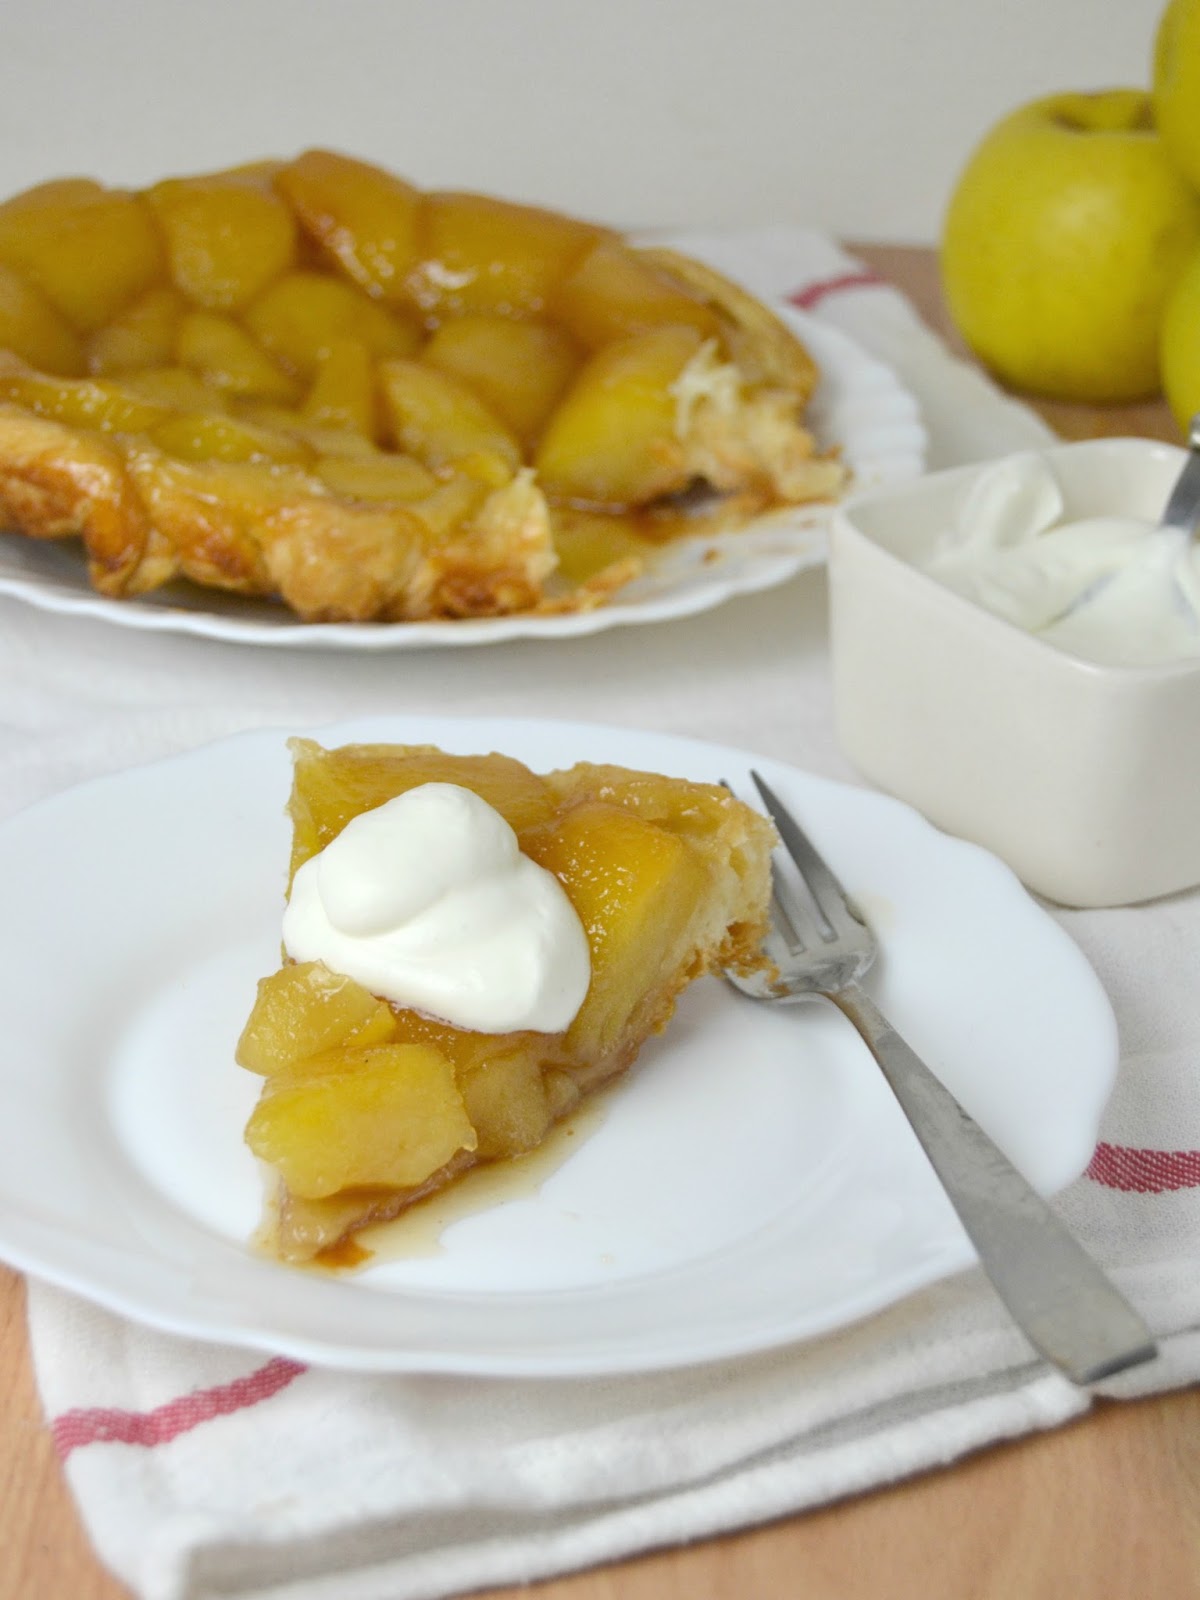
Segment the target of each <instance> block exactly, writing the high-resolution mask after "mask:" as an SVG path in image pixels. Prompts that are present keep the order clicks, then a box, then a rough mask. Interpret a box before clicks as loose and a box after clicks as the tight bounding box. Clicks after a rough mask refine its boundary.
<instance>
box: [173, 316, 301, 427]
mask: <svg viewBox="0 0 1200 1600" xmlns="http://www.w3.org/2000/svg"><path fill="white" fill-rule="evenodd" d="M176 358H177V359H178V360H179V362H180V363H181V364H182V365H183V366H185V367H191V368H192V369H193V370H194V371H196V372H198V373H199V374H200V376H201V377H202V378H203V379H204V381H205V382H206V383H210V384H212V385H213V386H214V387H215V388H217V389H222V390H224V391H225V392H226V393H227V394H231V395H253V396H255V397H256V398H260V399H263V400H279V401H282V402H283V403H284V404H285V405H286V404H288V403H289V402H290V401H292V400H295V399H296V398H297V396H298V392H299V390H298V385H297V383H296V381H295V380H294V379H293V378H290V377H289V376H288V375H287V373H285V372H281V371H280V369H279V368H278V367H277V366H276V365H275V363H274V362H273V361H272V360H271V359H270V357H269V356H268V355H267V354H266V352H265V351H263V350H261V349H260V348H259V346H258V345H256V344H255V342H254V340H253V339H252V338H251V337H250V335H249V334H248V333H247V332H246V331H245V329H244V328H242V327H239V325H238V324H237V323H236V322H234V320H233V318H232V317H225V316H221V315H219V314H218V313H217V312H214V311H189V312H188V314H187V316H185V317H184V318H183V320H182V321H181V322H180V324H179V337H178V341H177V343H176Z"/></svg>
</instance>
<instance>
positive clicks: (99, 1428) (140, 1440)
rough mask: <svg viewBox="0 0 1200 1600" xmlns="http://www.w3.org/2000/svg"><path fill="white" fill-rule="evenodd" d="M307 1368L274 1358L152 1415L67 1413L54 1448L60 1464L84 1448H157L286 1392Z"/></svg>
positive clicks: (58, 1424) (91, 1410)
mask: <svg viewBox="0 0 1200 1600" xmlns="http://www.w3.org/2000/svg"><path fill="white" fill-rule="evenodd" d="M306 1370H307V1369H306V1368H305V1367H304V1366H303V1365H302V1364H301V1363H300V1362H299V1361H288V1360H286V1359H285V1358H284V1357H283V1356H275V1357H274V1358H273V1359H272V1360H270V1361H268V1362H267V1363H266V1364H265V1366H261V1367H259V1368H257V1370H256V1371H254V1372H250V1373H247V1375H246V1376H245V1377H244V1378H235V1379H234V1380H233V1382H232V1383H221V1384H217V1385H216V1386H215V1387H214V1388H212V1389H194V1390H193V1391H192V1392H191V1394H185V1395H181V1396H180V1397H179V1399H178V1400H168V1401H167V1403H166V1404H165V1405H161V1406H155V1407H154V1409H153V1410H152V1411H120V1410H113V1409H109V1408H107V1407H104V1406H98V1407H83V1406H81V1407H79V1408H78V1409H77V1410H74V1411H64V1412H63V1414H62V1416H61V1417H56V1418H55V1419H54V1422H53V1423H52V1425H51V1429H50V1431H51V1433H52V1434H53V1436H54V1448H55V1449H56V1450H57V1451H58V1453H59V1456H60V1457H61V1458H62V1460H64V1461H65V1460H66V1458H67V1457H68V1456H69V1455H70V1454H71V1451H72V1450H78V1449H80V1448H81V1447H82V1446H83V1445H85V1444H100V1443H109V1444H139V1445H144V1446H145V1447H146V1449H153V1447H154V1446H155V1445H157V1444H167V1443H168V1442H169V1441H170V1440H172V1439H176V1438H178V1437H179V1435H180V1434H181V1433H188V1432H190V1431H191V1429H192V1428H197V1427H199V1426H200V1424H201V1423H202V1422H211V1421H212V1419H213V1418H214V1417H227V1416H229V1415H230V1414H231V1413H232V1412H234V1411H245V1410H246V1408H247V1407H248V1406H256V1405H258V1404H259V1402H260V1401H262V1400H269V1399H270V1398H271V1396H272V1395H274V1394H278V1393H279V1391H280V1390H281V1389H286V1388H287V1386H288V1384H289V1383H291V1382H292V1380H293V1378H298V1377H299V1376H300V1374H301V1373H302V1372H304V1371H306Z"/></svg>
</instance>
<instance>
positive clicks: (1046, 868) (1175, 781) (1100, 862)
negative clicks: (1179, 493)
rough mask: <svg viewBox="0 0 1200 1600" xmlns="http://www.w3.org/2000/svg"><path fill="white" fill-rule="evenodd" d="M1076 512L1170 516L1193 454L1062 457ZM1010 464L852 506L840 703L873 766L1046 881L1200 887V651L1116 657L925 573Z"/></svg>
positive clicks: (1130, 449) (1098, 897)
mask: <svg viewBox="0 0 1200 1600" xmlns="http://www.w3.org/2000/svg"><path fill="white" fill-rule="evenodd" d="M1046 457H1047V459H1048V460H1049V461H1050V463H1051V465H1052V467H1053V469H1054V471H1055V473H1056V475H1057V477H1058V479H1059V482H1060V484H1061V487H1062V492H1063V497H1064V500H1065V503H1066V516H1067V517H1068V518H1072V519H1073V518H1076V517H1089V516H1098V515H1102V514H1110V515H1122V514H1124V515H1130V516H1137V517H1143V518H1148V519H1150V520H1152V521H1153V520H1157V519H1158V517H1159V516H1160V515H1161V514H1162V510H1163V507H1164V505H1165V504H1166V500H1167V496H1168V494H1169V492H1170V490H1171V488H1172V486H1173V484H1174V482H1175V479H1176V478H1177V476H1178V474H1179V472H1180V469H1181V468H1182V466H1183V463H1184V460H1185V459H1186V453H1185V452H1184V451H1183V450H1182V449H1176V448H1175V447H1173V446H1170V445H1166V444H1155V443H1152V442H1149V441H1146V440H1141V439H1104V440H1089V441H1088V442H1086V443H1082V444H1068V445H1062V446H1058V447H1054V448H1051V449H1049V450H1047V451H1046ZM991 465H993V463H981V464H979V465H976V466H970V467H963V468H956V469H953V470H951V471H947V472H939V473H934V474H932V475H931V476H929V477H926V478H922V479H918V480H916V481H915V482H912V483H909V484H905V485H904V486H902V487H900V488H895V489H887V490H879V491H877V492H874V493H871V494H867V495H864V496H863V497H862V498H861V499H858V500H856V501H853V502H851V503H850V504H849V505H847V506H846V507H844V508H843V509H842V510H841V512H840V513H839V514H838V516H837V518H836V519H835V522H834V526H833V529H832V534H831V541H830V543H831V548H830V564H829V585H830V608H831V634H832V643H831V650H832V670H833V697H834V715H835V722H836V729H837V736H838V739H839V742H840V743H841V746H842V749H843V751H844V752H845V754H846V755H847V756H848V758H849V759H850V760H851V761H852V762H853V763H854V765H855V766H856V767H857V768H858V769H859V770H860V771H861V772H862V773H863V775H864V776H865V777H867V778H868V779H870V780H871V781H872V782H873V783H875V784H877V785H879V787H880V788H882V789H885V790H887V791H888V792H889V793H891V794H893V795H896V796H898V797H899V798H900V799H902V800H907V801H908V802H909V803H910V804H912V805H914V806H916V807H917V809H918V810H919V811H921V812H923V813H924V815H925V816H926V817H928V818H929V819H930V821H932V822H934V823H935V824H937V826H939V827H941V828H944V829H946V830H947V831H948V832H950V833H955V834H958V835H960V836H962V837H963V838H967V839H972V840H974V841H975V842H976V843H978V844H981V845H984V846H986V847H987V848H988V849H990V850H992V851H994V852H995V854H997V855H998V856H1000V857H1001V859H1002V860H1004V861H1006V862H1008V864H1009V865H1010V866H1011V867H1012V868H1013V869H1014V870H1015V871H1016V873H1017V874H1018V876H1019V877H1020V878H1022V879H1023V880H1024V882H1025V883H1026V884H1027V885H1028V886H1029V887H1030V888H1031V889H1034V890H1036V891H1037V892H1038V893H1040V894H1042V895H1045V896H1047V897H1048V898H1049V899H1052V900H1056V901H1058V902H1060V903H1062V904H1064V905H1069V906H1105V905H1125V904H1129V903H1131V902H1134V901H1139V900H1148V899H1151V898H1154V897H1156V896H1159V895H1164V894H1169V893H1172V892H1174V891H1177V890H1180V889H1185V888H1188V887H1191V886H1192V885H1195V884H1198V883H1200V661H1184V662H1178V663H1171V664H1169V665H1165V666H1155V667H1118V666H1101V665H1097V664H1095V663H1093V662H1089V661H1084V660H1081V659H1079V658H1077V657H1074V656H1071V655H1068V654H1066V653H1065V652H1064V651H1062V650H1061V649H1058V648H1057V647H1055V646H1054V645H1050V644H1047V643H1045V642H1044V641H1043V640H1041V639H1038V638H1036V637H1034V636H1033V635H1031V634H1028V633H1026V632H1024V631H1023V630H1021V629H1020V628H1018V627H1015V626H1014V625H1013V624H1011V623H1009V622H1006V621H1004V620H1003V619H1002V618H1000V617H997V616H994V615H992V614H991V613H990V612H987V611H985V610H983V609H981V608H980V607H979V606H977V605H975V604H974V603H973V602H972V601H969V600H967V599H964V598H963V597H962V596H960V595H958V594H955V593H954V592H953V591H951V590H950V589H947V588H945V587H943V585H941V584H940V583H938V582H937V581H935V580H934V579H933V578H931V577H928V576H927V575H926V574H925V573H924V572H922V571H920V570H919V569H918V567H917V566H916V565H914V563H915V562H919V561H921V560H923V559H924V558H925V557H926V556H927V555H928V554H929V553H930V552H931V551H932V549H933V547H934V544H935V543H936V541H937V540H938V539H939V537H941V536H942V535H944V534H945V532H946V531H947V529H949V528H950V527H951V526H952V525H953V521H954V518H955V514H956V511H957V508H958V505H959V504H960V502H961V500H962V498H963V496H964V495H965V494H966V492H967V491H968V489H969V488H970V487H971V485H972V484H973V483H974V482H975V480H976V479H977V478H978V476H979V474H980V473H981V472H983V471H986V470H987V469H988V467H989V466H991Z"/></svg>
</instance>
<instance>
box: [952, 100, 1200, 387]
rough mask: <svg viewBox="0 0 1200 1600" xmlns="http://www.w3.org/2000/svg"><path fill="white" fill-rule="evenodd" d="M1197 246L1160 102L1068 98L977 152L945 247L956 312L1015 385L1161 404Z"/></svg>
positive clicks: (1020, 113)
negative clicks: (1170, 317) (1169, 330)
mask: <svg viewBox="0 0 1200 1600" xmlns="http://www.w3.org/2000/svg"><path fill="white" fill-rule="evenodd" d="M1197 245H1200V195H1197V194H1196V193H1194V192H1193V190H1192V188H1191V187H1190V185H1189V184H1188V183H1187V182H1186V180H1185V179H1184V178H1183V177H1182V175H1181V174H1180V173H1179V171H1178V170H1177V168H1176V167H1175V166H1174V165H1173V164H1172V162H1171V161H1170V160H1169V159H1168V157H1167V155H1166V152H1165V150H1164V148H1163V144H1162V141H1161V140H1160V138H1159V136H1158V133H1157V131H1156V129H1155V126H1154V114H1153V107H1152V104H1151V97H1150V95H1149V94H1148V93H1145V92H1143V91H1142V90H1138V89H1106V90H1101V91H1098V92H1096V93H1063V94H1056V95H1051V96H1048V97H1047V98H1045V99H1041V100H1036V101H1033V102H1032V103H1031V104H1029V105H1025V106H1022V107H1020V108H1019V109H1018V110H1016V111H1014V112H1013V113H1012V114H1011V115H1009V116H1008V117H1006V118H1004V120H1003V121H1002V122H1000V123H998V124H997V125H996V126H995V127H994V128H993V129H992V130H991V132H990V133H988V134H987V135H986V136H985V138H984V139H983V141H982V143H981V144H980V145H979V146H978V148H977V149H976V150H975V152H974V153H973V155H972V156H971V157H970V160H969V161H968V162H967V165H966V168H965V169H964V171H963V172H962V174H961V176H960V178H959V180H958V182H957V185H956V186H955V189H954V192H953V195H952V197H951V200H950V204H949V207H948V210H947V213H946V219H945V226H944V231H943V237H942V275H943V282H944V286H945V291H946V298H947V303H948V305H949V308H950V312H951V315H952V316H953V318H954V320H955V322H956V324H957V325H958V328H959V330H960V331H961V333H962V335H963V337H964V338H965V339H966V341H967V343H968V344H969V345H970V346H971V348H972V349H973V350H974V351H975V353H976V354H977V355H978V356H979V358H980V359H981V360H982V361H983V362H984V363H985V364H986V365H987V366H988V367H990V368H991V369H992V370H993V371H994V372H995V373H996V374H997V375H998V376H999V377H1000V378H1001V379H1002V380H1003V381H1004V382H1006V383H1008V384H1009V385H1010V386H1012V387H1014V388H1017V389H1022V390H1026V391H1029V392H1031V393H1034V394H1041V395H1047V396H1051V397H1054V398H1058V399H1064V400H1083V401H1118V400H1137V399H1142V398H1144V397H1146V396H1149V395H1153V394H1156V393H1158V392H1159V389H1160V384H1161V379H1160V369H1159V332H1160V325H1161V322H1162V316H1163V307H1164V304H1165V302H1166V298H1167V295H1168V294H1169V292H1170V290H1171V289H1172V287H1173V286H1174V283H1175V280H1176V279H1177V278H1178V276H1179V274H1180V272H1181V271H1182V270H1183V267H1184V264H1185V262H1186V261H1187V260H1188V258H1189V257H1190V255H1191V254H1192V252H1193V250H1194V249H1195V248H1196V247H1197Z"/></svg>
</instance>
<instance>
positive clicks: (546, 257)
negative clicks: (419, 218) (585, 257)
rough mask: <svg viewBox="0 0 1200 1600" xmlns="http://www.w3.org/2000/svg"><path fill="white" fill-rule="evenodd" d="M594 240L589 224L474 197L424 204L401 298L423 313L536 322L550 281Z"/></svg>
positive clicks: (431, 198)
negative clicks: (418, 243)
mask: <svg viewBox="0 0 1200 1600" xmlns="http://www.w3.org/2000/svg"><path fill="white" fill-rule="evenodd" d="M600 237H601V230H600V229H599V228H596V227H593V226H592V225H591V224H590V223H585V222H577V221H575V220H574V219H573V218H571V217H564V216H560V215H558V214H557V213H556V212H552V211H543V210H541V209H539V208H538V207H537V206H522V205H514V204H513V203H512V202H510V201H506V200H493V199H492V198H491V197H490V196H487V195H478V194H451V193H445V194H436V193H435V194H429V195H427V196H426V197H425V206H424V211H423V226H422V232H421V236H420V238H421V246H422V248H421V253H420V257H419V259H418V260H417V261H416V262H414V264H413V266H412V267H411V269H410V272H409V276H408V292H409V294H410V295H411V297H412V299H413V300H414V301H415V303H416V304H417V305H418V306H419V307H420V308H421V310H422V311H424V312H425V313H426V314H428V315H430V316H432V317H434V318H436V319H437V320H439V321H440V320H442V319H443V318H445V317H451V316H455V317H461V316H469V315H471V314H473V313H483V314H485V315H499V316H505V317H530V316H536V315H537V313H538V312H539V311H541V310H542V309H543V308H544V306H545V305H546V303H547V301H548V299H549V297H550V294H551V291H552V289H553V287H554V285H555V284H556V283H557V282H558V280H559V279H560V278H561V277H562V276H563V275H564V274H565V273H566V272H568V271H569V270H570V267H571V265H572V264H573V263H574V262H575V261H576V260H577V259H578V258H579V257H580V256H581V255H582V254H583V252H584V251H585V250H586V249H588V247H589V246H590V245H591V244H593V243H594V242H595V241H596V240H597V239H598V238H600Z"/></svg>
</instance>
